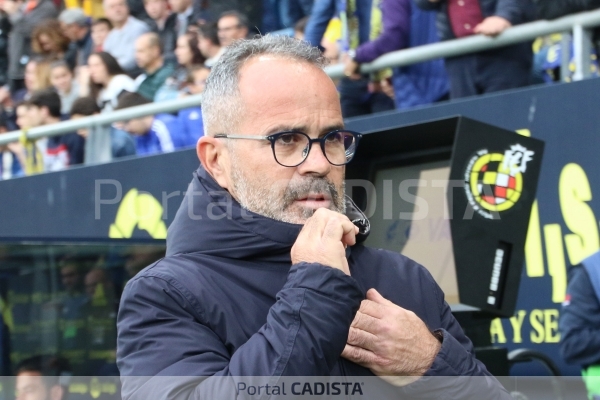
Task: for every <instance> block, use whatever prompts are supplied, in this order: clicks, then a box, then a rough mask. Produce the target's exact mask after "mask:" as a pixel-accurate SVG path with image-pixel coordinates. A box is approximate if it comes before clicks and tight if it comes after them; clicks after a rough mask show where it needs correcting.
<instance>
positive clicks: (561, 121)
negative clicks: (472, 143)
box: [349, 79, 600, 375]
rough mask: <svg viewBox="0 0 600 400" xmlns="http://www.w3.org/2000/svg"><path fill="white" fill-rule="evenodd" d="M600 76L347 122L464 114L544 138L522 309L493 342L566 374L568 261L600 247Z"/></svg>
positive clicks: (364, 126) (572, 370) (357, 125)
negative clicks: (527, 351)
mask: <svg viewBox="0 0 600 400" xmlns="http://www.w3.org/2000/svg"><path fill="white" fill-rule="evenodd" d="M599 93H600V80H598V79H593V80H587V81H583V82H578V83H573V84H565V85H556V86H547V87H546V86H543V87H537V88H531V89H525V90H519V91H514V92H510V93H503V94H496V95H488V96H485V97H481V98H475V99H467V100H461V101H455V102H452V103H448V104H441V105H438V106H434V107H428V108H423V109H418V110H413V111H409V112H404V113H392V114H388V115H382V116H380V117H379V120H378V126H377V128H375V127H373V126H372V125H371V124H370V123H369V122H368V120H367V119H366V118H363V119H355V120H353V121H351V122H350V123H349V126H352V129H355V130H358V131H363V132H368V131H371V130H375V129H379V128H380V126H392V125H395V124H398V122H401V123H403V124H414V123H419V122H423V121H426V120H430V119H435V118H440V117H447V116H451V115H464V116H466V117H470V118H474V119H477V120H480V121H482V122H486V123H489V124H492V125H497V126H499V127H502V128H506V129H511V130H529V132H530V133H531V135H532V136H533V137H536V138H539V139H542V140H544V141H545V143H546V147H545V152H544V159H543V163H542V173H541V175H540V179H539V182H538V189H537V207H535V206H534V210H533V211H532V218H531V221H530V228H529V233H528V242H527V246H526V265H525V267H524V269H523V277H522V279H521V287H520V291H519V299H518V302H517V311H516V313H515V316H514V317H513V318H511V319H510V320H502V321H500V320H496V321H494V323H493V324H492V327H491V332H492V335H493V340H494V342H495V343H497V344H499V345H503V346H506V347H508V348H509V349H517V348H522V347H527V348H533V349H536V350H540V351H543V352H544V353H546V354H548V355H549V356H551V357H552V359H553V360H554V361H555V362H557V363H558V365H559V366H560V368H561V370H562V372H563V373H565V374H572V375H576V374H579V368H578V367H577V366H568V365H566V364H565V363H564V362H563V361H562V359H561V358H560V355H559V353H558V342H559V340H560V335H559V332H558V318H559V315H560V308H561V303H562V301H563V300H564V294H565V288H566V285H567V275H568V270H569V267H570V266H571V265H573V264H577V263H579V262H580V261H581V260H582V258H584V257H585V256H587V255H589V254H591V253H593V252H594V251H596V250H597V249H598V248H599V247H600V244H599V235H598V218H599V217H600V168H599V154H600V112H599V111H598V110H599V100H600V94H599ZM513 372H517V373H520V374H529V373H531V374H536V373H539V374H545V372H544V371H543V370H542V369H541V368H536V365H535V364H531V365H527V366H526V367H525V366H523V367H514V368H513Z"/></svg>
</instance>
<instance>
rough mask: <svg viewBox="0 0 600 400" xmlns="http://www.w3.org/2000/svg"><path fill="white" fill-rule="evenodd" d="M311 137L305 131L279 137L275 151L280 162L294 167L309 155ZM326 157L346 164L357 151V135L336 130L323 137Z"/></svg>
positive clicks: (274, 147) (331, 161)
mask: <svg viewBox="0 0 600 400" xmlns="http://www.w3.org/2000/svg"><path fill="white" fill-rule="evenodd" d="M309 146H310V139H309V137H308V136H307V135H305V134H303V133H299V132H298V133H296V132H290V133H285V134H282V135H280V136H279V137H277V139H276V140H275V141H274V143H273V152H274V154H275V158H276V160H277V162H278V163H280V164H281V165H285V166H289V167H294V166H296V165H298V164H300V163H301V162H302V161H304V159H305V158H306V157H307V156H308V152H309ZM320 147H321V148H322V149H324V151H325V157H326V158H327V160H328V161H329V162H330V163H331V164H333V165H344V164H347V163H348V162H350V160H352V157H354V153H355V151H356V137H355V136H354V135H353V134H352V133H350V132H344V131H335V132H330V133H328V134H327V135H326V136H325V137H324V138H323V146H320Z"/></svg>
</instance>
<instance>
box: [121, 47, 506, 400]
mask: <svg viewBox="0 0 600 400" xmlns="http://www.w3.org/2000/svg"><path fill="white" fill-rule="evenodd" d="M324 65H325V61H324V58H323V56H322V55H321V53H320V51H318V49H316V48H314V47H311V46H309V45H307V44H306V43H304V42H302V41H297V40H294V39H292V38H289V37H283V36H265V37H262V38H258V39H253V40H241V41H236V42H235V43H233V44H232V45H231V46H229V47H228V49H227V51H226V52H225V53H224V54H223V56H222V57H221V59H220V60H219V62H218V63H217V64H216V65H215V66H214V67H213V69H212V72H211V74H210V76H209V78H208V82H207V86H206V90H205V92H204V94H203V104H202V108H203V113H204V117H205V120H204V124H205V125H204V126H205V130H206V134H205V136H204V137H202V138H201V139H200V141H199V142H198V146H197V153H198V156H199V159H200V161H201V163H202V165H201V166H200V167H199V168H198V170H197V171H196V172H195V173H194V175H193V178H192V182H191V184H190V186H189V188H188V190H187V192H186V197H185V199H184V200H183V202H182V204H181V207H180V209H179V210H178V212H177V214H176V216H175V219H174V221H173V223H172V224H171V225H170V226H169V230H168V235H167V250H166V257H165V258H164V259H162V260H159V261H157V262H156V263H154V264H152V265H150V266H148V267H147V268H145V269H144V270H142V271H141V272H139V273H138V274H137V275H136V276H135V277H133V278H132V279H131V280H130V281H129V282H128V283H127V285H126V287H125V289H124V292H123V295H122V298H121V304H120V308H119V313H118V317H117V329H118V340H117V364H118V367H119V370H120V373H121V376H122V378H121V379H122V383H123V386H122V396H123V398H124V399H125V400H128V399H148V398H161V399H162V398H169V399H171V398H182V399H213V398H214V399H221V398H222V399H234V398H249V397H252V396H251V395H252V393H251V392H250V391H248V392H242V390H243V388H244V387H245V386H244V385H246V381H245V379H251V378H252V377H254V378H256V379H258V380H260V379H266V380H267V383H269V384H270V385H273V384H277V383H278V382H280V381H282V380H285V378H286V377H315V379H317V377H323V379H325V377H342V378H340V379H341V380H342V381H343V380H348V379H351V378H350V377H357V376H358V377H361V378H360V381H361V382H371V381H372V380H373V381H376V382H379V383H380V384H381V387H378V389H377V390H378V392H377V394H373V396H372V397H365V398H378V399H386V398H389V399H398V398H404V397H405V398H415V397H420V396H423V397H425V398H441V397H444V398H452V399H454V398H478V399H483V398H486V399H510V398H511V397H510V395H509V394H508V393H507V392H506V391H505V390H504V389H503V388H502V386H501V385H500V383H499V382H498V381H497V380H496V379H495V378H493V377H492V376H490V374H489V373H488V371H487V370H486V368H485V366H484V365H483V364H482V363H481V362H479V361H478V360H477V359H476V358H475V356H474V354H473V346H472V344H471V342H470V340H469V339H468V338H467V337H466V336H465V334H464V333H463V331H462V329H461V327H460V325H459V324H458V322H457V321H456V319H455V318H454V317H453V316H452V313H451V312H450V307H449V306H448V304H447V303H446V302H445V301H444V293H443V292H442V291H441V289H440V288H439V286H438V285H437V284H436V283H435V281H434V280H433V278H432V276H431V275H430V274H429V273H428V272H427V270H426V269H425V268H423V267H422V266H420V265H418V264H417V263H415V262H414V261H412V260H409V259H408V258H406V257H403V256H402V255H400V254H398V253H394V252H389V251H385V250H377V249H372V248H368V247H365V246H364V245H363V244H362V242H363V241H364V240H365V238H366V236H367V235H368V233H369V229H370V228H369V227H370V225H369V221H368V220H367V218H366V217H365V215H364V214H363V213H362V212H361V211H360V210H359V209H358V208H356V207H355V206H354V204H353V203H352V201H351V200H350V199H349V198H348V197H346V196H345V194H344V183H343V179H344V170H345V169H344V165H345V164H346V163H348V162H349V161H351V160H352V158H353V156H354V153H355V151H356V148H357V146H358V141H359V139H360V135H359V134H357V133H355V132H351V131H347V130H345V129H344V121H343V119H342V114H341V109H340V101H339V97H338V94H337V91H336V88H335V85H334V84H333V82H332V81H331V79H330V78H329V77H328V76H327V75H326V74H325V72H324V71H323V67H324ZM457 375H464V376H469V377H473V376H479V379H475V378H473V379H472V380H471V379H469V380H462V379H457V378H456V376H457ZM377 376H380V377H383V378H384V379H379V378H377ZM439 376H451V377H452V378H451V379H441V380H438V379H428V378H426V377H439ZM161 377H163V378H164V379H161ZM198 377H202V378H198ZM343 377H346V378H343ZM298 379H301V378H298ZM302 379H304V378H302ZM334 383H335V382H334ZM338 383H339V382H338ZM355 383H356V382H355ZM358 385H359V387H360V384H358ZM263 389H264V386H263ZM355 389H356V385H355V386H354V389H353V390H355ZM286 390H291V387H287V389H286ZM365 390H366V389H365ZM379 390H381V391H380V392H379ZM286 393H287V394H290V392H289V391H288V392H286ZM342 393H343V392H342ZM263 394H264V392H263ZM249 395H250V396H249ZM350 395H351V393H350ZM252 398H255V397H252Z"/></svg>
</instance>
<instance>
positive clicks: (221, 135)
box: [214, 129, 362, 168]
mask: <svg viewBox="0 0 600 400" xmlns="http://www.w3.org/2000/svg"><path fill="white" fill-rule="evenodd" d="M338 132H347V133H350V134H352V136H354V140H355V142H354V147H355V150H354V154H352V158H351V159H350V160H348V161H346V162H345V163H343V164H334V163H332V162H331V161H330V160H329V157H327V153H326V152H325V138H327V136H329V135H331V134H334V133H338ZM290 133H298V134H301V135H304V136H306V137H307V138H308V151H307V152H306V156H305V157H304V158H303V159H302V161H300V162H299V163H298V164H296V165H283V164H282V163H280V162H279V160H278V159H277V156H276V155H275V141H276V140H277V139H278V138H279V137H281V136H283V135H286V134H290ZM214 137H215V139H250V140H268V141H269V142H271V151H272V152H273V158H274V159H275V162H276V163H277V164H279V165H281V166H282V167H288V168H295V167H297V166H298V165H300V164H302V163H303V162H304V161H306V159H307V158H308V155H309V154H310V151H311V150H312V145H313V143H315V142H318V143H319V145H320V147H321V151H322V152H323V155H324V156H325V159H326V160H327V161H328V162H329V164H331V165H333V166H335V167H341V166H342V165H346V164H348V163H349V162H350V161H352V160H353V159H354V155H355V154H356V148H357V147H358V143H359V142H360V139H361V138H362V134H361V133H358V132H355V131H350V130H347V129H336V130H333V131H330V132H327V133H326V134H325V135H323V136H322V137H320V138H316V139H312V138H311V137H310V136H308V135H307V134H306V133H304V132H300V131H282V132H277V133H273V134H272V135H267V136H257V135H237V134H228V133H217V134H215V136H214Z"/></svg>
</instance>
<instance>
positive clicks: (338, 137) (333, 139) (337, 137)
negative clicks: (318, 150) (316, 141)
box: [325, 133, 343, 143]
mask: <svg viewBox="0 0 600 400" xmlns="http://www.w3.org/2000/svg"><path fill="white" fill-rule="evenodd" d="M342 136H343V135H342V134H341V133H334V134H331V135H327V136H326V137H325V141H327V142H329V143H338V142H341V141H342Z"/></svg>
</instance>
